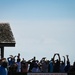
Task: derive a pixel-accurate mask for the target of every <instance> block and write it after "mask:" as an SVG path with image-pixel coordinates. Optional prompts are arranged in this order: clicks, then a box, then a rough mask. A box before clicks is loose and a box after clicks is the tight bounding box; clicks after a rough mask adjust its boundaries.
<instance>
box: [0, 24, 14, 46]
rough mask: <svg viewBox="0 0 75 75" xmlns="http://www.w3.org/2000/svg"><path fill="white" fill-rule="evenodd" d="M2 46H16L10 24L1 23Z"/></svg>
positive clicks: (0, 44) (0, 39)
mask: <svg viewBox="0 0 75 75" xmlns="http://www.w3.org/2000/svg"><path fill="white" fill-rule="evenodd" d="M0 46H15V39H14V36H13V33H12V31H11V28H10V25H9V23H0Z"/></svg>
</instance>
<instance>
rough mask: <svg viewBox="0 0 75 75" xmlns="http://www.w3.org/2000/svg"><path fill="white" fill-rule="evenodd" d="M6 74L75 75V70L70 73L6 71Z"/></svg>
mask: <svg viewBox="0 0 75 75" xmlns="http://www.w3.org/2000/svg"><path fill="white" fill-rule="evenodd" d="M8 75H75V72H70V73H22V72H15V73H11V74H10V73H8Z"/></svg>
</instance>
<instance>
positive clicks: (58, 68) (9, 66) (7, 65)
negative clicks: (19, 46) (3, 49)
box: [0, 53, 75, 75]
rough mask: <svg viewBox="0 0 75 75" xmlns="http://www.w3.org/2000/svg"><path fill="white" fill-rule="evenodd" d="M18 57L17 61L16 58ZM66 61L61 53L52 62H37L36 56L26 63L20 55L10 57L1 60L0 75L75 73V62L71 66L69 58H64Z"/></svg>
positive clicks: (45, 60)
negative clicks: (16, 74) (15, 73)
mask: <svg viewBox="0 0 75 75" xmlns="http://www.w3.org/2000/svg"><path fill="white" fill-rule="evenodd" d="M56 55H57V56H58V59H56V60H55V56H56ZM16 57H17V61H16V60H15V58H16ZM63 58H64V60H63V61H62V60H61V58H60V55H59V53H55V54H54V56H53V58H51V60H47V59H46V58H45V57H43V58H42V59H41V60H40V61H39V60H36V57H35V56H34V57H33V58H32V59H30V60H28V61H26V60H25V59H24V58H23V59H21V58H20V53H18V55H17V56H13V55H10V57H8V58H7V59H6V58H2V59H0V75H5V74H6V73H9V75H12V73H13V72H23V73H27V72H35V73H36V72H39V73H40V72H43V73H45V72H46V73H48V72H49V73H65V72H66V73H67V72H75V62H74V63H73V65H70V60H69V56H68V55H66V57H65V56H63ZM2 73H3V74H2ZM4 73H5V74H4Z"/></svg>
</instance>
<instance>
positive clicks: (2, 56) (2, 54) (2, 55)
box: [1, 47, 4, 58]
mask: <svg viewBox="0 0 75 75" xmlns="http://www.w3.org/2000/svg"><path fill="white" fill-rule="evenodd" d="M1 58H4V47H1Z"/></svg>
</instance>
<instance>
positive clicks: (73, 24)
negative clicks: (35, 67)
mask: <svg viewBox="0 0 75 75" xmlns="http://www.w3.org/2000/svg"><path fill="white" fill-rule="evenodd" d="M0 23H9V24H10V27H11V29H12V32H13V35H14V37H15V41H16V45H15V47H9V48H8V47H5V51H4V57H6V58H7V57H9V55H14V56H15V55H17V54H18V53H20V54H21V58H25V60H29V59H31V58H33V57H34V56H36V59H38V60H41V58H42V57H46V59H48V60H50V59H51V58H52V57H53V55H54V54H55V53H59V54H60V57H61V60H63V58H62V56H66V55H69V58H70V61H71V63H73V62H74V61H75V0H0Z"/></svg>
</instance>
